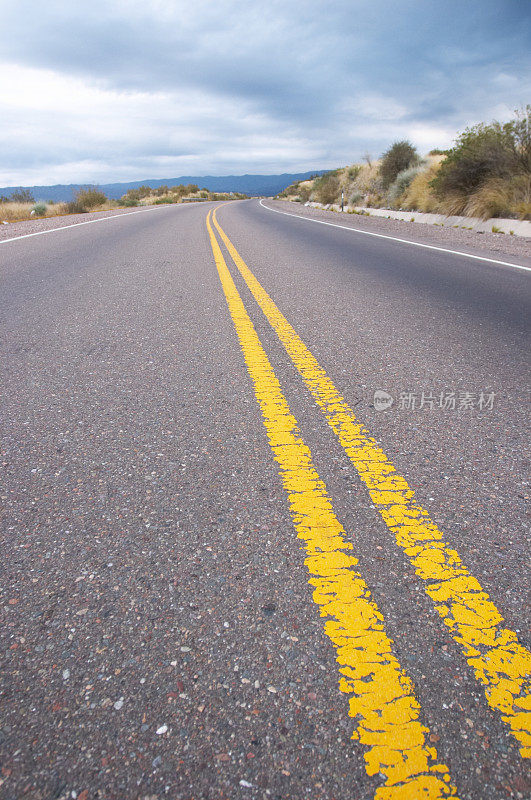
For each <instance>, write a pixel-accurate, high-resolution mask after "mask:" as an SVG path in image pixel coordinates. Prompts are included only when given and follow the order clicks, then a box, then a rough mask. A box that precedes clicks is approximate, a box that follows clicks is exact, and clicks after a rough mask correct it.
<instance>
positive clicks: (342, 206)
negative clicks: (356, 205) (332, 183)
mask: <svg viewBox="0 0 531 800" xmlns="http://www.w3.org/2000/svg"><path fill="white" fill-rule="evenodd" d="M344 210H345V195H344V193H343V190H341V211H344Z"/></svg>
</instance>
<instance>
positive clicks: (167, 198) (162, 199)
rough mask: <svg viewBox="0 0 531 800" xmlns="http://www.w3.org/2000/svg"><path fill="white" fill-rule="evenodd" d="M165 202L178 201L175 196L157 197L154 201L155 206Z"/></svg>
mask: <svg viewBox="0 0 531 800" xmlns="http://www.w3.org/2000/svg"><path fill="white" fill-rule="evenodd" d="M165 203H177V200H176V199H175V197H157V199H156V200H154V201H153V205H154V206H160V205H163V204H165Z"/></svg>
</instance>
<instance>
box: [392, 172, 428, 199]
mask: <svg viewBox="0 0 531 800" xmlns="http://www.w3.org/2000/svg"><path fill="white" fill-rule="evenodd" d="M421 170H422V168H421V167H420V166H418V167H408V168H407V169H403V170H402V172H399V173H398V175H397V176H396V178H395V180H394V181H393V183H392V184H391V186H390V187H389V190H388V192H387V199H388V201H389V203H390V204H391V205H395V204H397V203H398V202H399V201H400V198H401V197H402V195H403V194H404V193H405V192H406V190H407V189H408V187H409V186H410V184H411V183H412V181H413V179H414V178H416V177H417V175H419V174H420V172H421Z"/></svg>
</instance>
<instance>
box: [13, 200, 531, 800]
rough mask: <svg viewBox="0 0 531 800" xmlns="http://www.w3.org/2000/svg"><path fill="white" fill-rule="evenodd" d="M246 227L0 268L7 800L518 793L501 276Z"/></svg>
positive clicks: (200, 212) (519, 305)
mask: <svg viewBox="0 0 531 800" xmlns="http://www.w3.org/2000/svg"><path fill="white" fill-rule="evenodd" d="M216 206H219V208H218V210H217V212H216V213H215V215H213V214H212V211H213V210H214V209H215V208H216ZM266 206H269V208H267V207H266ZM272 208H275V209H276V210H282V209H285V208H286V205H285V204H281V203H274V202H272V201H267V202H265V203H264V204H263V205H260V204H259V202H258V201H249V202H241V203H230V204H221V205H220V204H215V203H204V204H201V205H199V204H198V205H190V206H186V205H183V206H169V207H166V208H160V209H157V210H156V211H154V212H153V213H150V214H141V215H134V214H133V215H129V216H124V217H123V218H120V217H116V218H113V219H109V220H107V221H105V222H102V224H99V225H87V226H78V227H72V228H66V229H64V230H57V231H54V232H53V233H50V234H49V235H46V236H42V235H38V236H34V237H29V238H25V239H20V240H19V239H16V240H14V241H9V242H5V243H3V244H0V281H1V285H2V292H1V299H0V308H1V314H2V338H1V348H2V363H3V367H2V372H3V381H2V442H3V444H2V471H3V478H2V506H3V512H2V544H3V555H2V559H1V579H0V588H1V595H0V607H1V611H2V626H1V629H0V635H1V650H0V652H1V659H2V666H1V694H0V710H1V715H0V755H1V763H0V766H1V772H0V797H2V798H3V799H4V798H5V800H20V799H21V798H31V800H51V798H56V799H57V798H61V799H62V800H66V798H77V800H92V798H100V800H121V798H142V800H158V799H159V798H160V799H161V800H162V798H179V799H182V800H200V799H203V798H208V800H210V799H212V800H214V799H215V800H221V798H230V799H231V800H232V798H249V799H250V800H251V799H253V798H272V800H273V799H274V800H285V799H287V798H290V800H298V799H299V798H300V800H303V799H304V800H309V798H312V800H317V799H318V798H323V800H334V799H335V800H345V799H346V798H351V800H369V799H370V798H374V797H376V798H379V800H410V798H411V799H413V800H414V799H415V798H417V797H419V798H420V797H423V798H430V799H431V798H439V797H446V796H455V797H459V798H467V800H472V798H474V799H475V800H477V798H489V800H494V798H525V797H528V796H529V792H530V783H529V763H530V762H529V760H528V756H529V755H530V754H531V741H530V736H531V734H530V732H529V731H530V722H529V717H530V703H529V697H528V696H527V695H526V693H527V692H528V690H529V665H530V655H529V648H530V644H531V642H530V635H529V602H528V597H529V574H530V573H529V569H528V560H527V561H526V559H528V554H529V546H528V541H527V540H526V522H525V520H526V518H525V502H526V500H527V499H528V497H529V488H528V475H529V469H528V467H529V460H528V458H529V453H528V452H526V441H525V431H526V427H527V426H528V420H529V417H528V382H529V359H528V346H529V338H528V337H529V328H528V320H529V308H530V294H531V293H530V282H531V276H530V274H529V272H528V271H525V270H518V269H516V268H514V267H511V266H504V265H501V264H495V263H492V262H491V261H488V260H486V261H483V260H473V259H469V258H466V257H465V256H463V255H459V254H454V253H450V252H444V251H442V250H433V249H427V248H420V247H415V246H412V245H408V244H406V243H401V242H398V241H395V240H392V239H385V238H379V237H372V236H366V235H364V234H362V233H357V232H355V231H352V230H342V229H341V228H337V227H331V226H324V225H321V224H315V223H313V222H309V221H306V220H301V219H299V218H297V217H290V216H287V215H285V214H278V213H273V211H272V210H270V209H272ZM207 214H208V219H207ZM336 219H337V218H336ZM334 221H335V220H334ZM341 224H343V223H341ZM345 225H350V226H351V227H355V220H354V221H352V220H351V221H349V222H348V223H345ZM475 253H476V255H484V256H485V257H486V258H487V259H488V258H491V259H493V260H506V261H507V262H514V261H515V258H514V257H513V258H511V257H507V258H505V259H504V257H503V256H500V254H499V253H497V254H493V253H488V252H485V253H482V252H481V251H480V250H477V251H475ZM520 263H521V264H522V265H525V264H527V265H529V261H527V262H524V261H523V260H520ZM375 392H378V393H379V394H377V395H376V399H375ZM383 393H385V394H383ZM391 398H392V401H393V402H392V404H390V399H391ZM526 731H527V733H526ZM526 737H527V738H526Z"/></svg>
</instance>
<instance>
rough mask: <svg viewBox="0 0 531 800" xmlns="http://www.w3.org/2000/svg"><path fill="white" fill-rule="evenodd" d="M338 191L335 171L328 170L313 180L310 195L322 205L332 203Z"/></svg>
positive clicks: (337, 179)
mask: <svg viewBox="0 0 531 800" xmlns="http://www.w3.org/2000/svg"><path fill="white" fill-rule="evenodd" d="M339 192H340V188H339V178H338V176H337V173H336V172H328V173H327V174H326V175H322V176H321V177H320V178H316V179H315V181H314V184H313V192H312V196H314V197H315V198H316V199H317V202H319V203H323V204H324V205H328V204H329V203H334V202H335V201H336V200H337V199H338V197H339Z"/></svg>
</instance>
